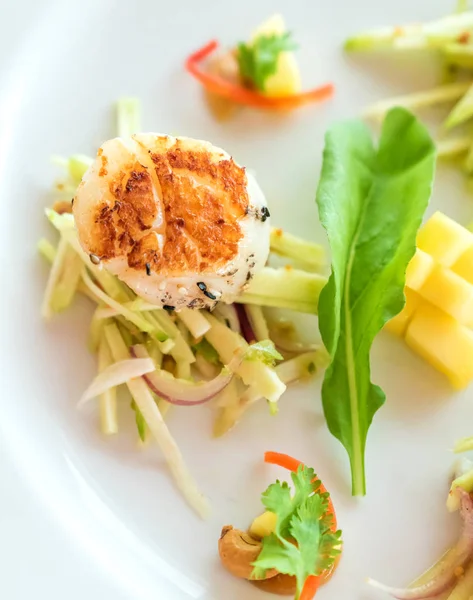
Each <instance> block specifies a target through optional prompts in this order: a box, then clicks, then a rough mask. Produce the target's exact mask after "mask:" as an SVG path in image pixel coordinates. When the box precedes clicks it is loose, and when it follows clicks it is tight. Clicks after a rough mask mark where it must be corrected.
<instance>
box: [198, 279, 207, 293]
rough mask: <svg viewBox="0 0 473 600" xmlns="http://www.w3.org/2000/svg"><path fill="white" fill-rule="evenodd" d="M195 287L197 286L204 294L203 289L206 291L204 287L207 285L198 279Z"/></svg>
mask: <svg viewBox="0 0 473 600" xmlns="http://www.w3.org/2000/svg"><path fill="white" fill-rule="evenodd" d="M197 287H198V288H199V290H200V291H201V292H204V294H205V291H206V289H207V286H206V285H205V283H204V282H203V281H198V282H197Z"/></svg>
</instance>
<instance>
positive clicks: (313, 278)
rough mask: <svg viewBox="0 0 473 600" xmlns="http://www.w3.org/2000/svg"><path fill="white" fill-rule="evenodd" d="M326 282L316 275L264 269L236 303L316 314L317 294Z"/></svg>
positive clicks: (296, 270) (295, 271)
mask: <svg viewBox="0 0 473 600" xmlns="http://www.w3.org/2000/svg"><path fill="white" fill-rule="evenodd" d="M326 282H327V279H326V278H325V277H323V276H322V275H319V274H317V273H308V272H306V271H301V270H299V269H292V268H290V269H287V268H280V269H273V268H271V267H264V268H263V269H262V270H261V271H260V272H259V273H257V274H256V275H255V277H254V278H253V280H252V281H251V283H250V285H249V286H248V289H247V290H246V291H245V292H244V293H243V294H242V295H241V296H239V297H238V298H236V302H240V303H244V304H257V305H260V306H272V307H275V308H288V309H292V310H295V311H299V312H306V313H312V314H316V313H317V303H318V301H319V294H320V291H321V290H322V288H323V286H324V285H325V283H326Z"/></svg>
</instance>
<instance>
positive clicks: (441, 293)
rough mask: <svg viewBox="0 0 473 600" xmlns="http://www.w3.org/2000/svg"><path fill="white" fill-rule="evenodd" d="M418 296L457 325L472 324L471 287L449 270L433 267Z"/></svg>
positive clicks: (472, 290)
mask: <svg viewBox="0 0 473 600" xmlns="http://www.w3.org/2000/svg"><path fill="white" fill-rule="evenodd" d="M419 294H420V295H421V296H422V298H424V299H425V300H428V301H429V302H430V303H431V304H433V305H434V306H436V307H437V308H440V309H441V310H443V311H444V312H446V313H447V314H449V315H450V316H452V317H453V318H454V319H456V320H457V321H458V322H459V323H461V324H469V323H472V322H473V285H472V284H471V283H468V281H465V280H464V279H463V278H462V277H460V275H457V274H456V273H454V272H453V271H451V270H450V269H446V268H445V267H441V266H440V265H438V266H437V267H435V269H434V270H433V271H432V273H431V274H430V276H429V277H428V278H427V279H426V281H425V283H424V285H423V286H422V288H421V289H420V290H419Z"/></svg>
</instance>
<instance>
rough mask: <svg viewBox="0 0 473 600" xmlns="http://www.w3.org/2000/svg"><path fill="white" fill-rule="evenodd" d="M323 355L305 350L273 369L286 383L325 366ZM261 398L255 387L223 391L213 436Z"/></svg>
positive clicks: (231, 425) (217, 435)
mask: <svg viewBox="0 0 473 600" xmlns="http://www.w3.org/2000/svg"><path fill="white" fill-rule="evenodd" d="M324 357H325V355H324V352H323V351H317V352H306V353H305V354H300V355H299V356H295V357H294V358H291V359H289V360H285V361H284V362H282V363H279V364H278V365H276V367H275V368H274V370H275V371H276V375H277V376H278V377H279V379H280V380H281V381H282V382H283V383H284V384H286V385H288V384H290V383H293V382H294V381H297V380H299V379H302V378H304V377H310V376H311V375H313V374H314V373H316V372H317V370H318V368H319V367H325V366H326V361H325V358H324ZM228 387H230V386H228ZM232 394H233V395H232ZM263 399H264V396H262V395H261V393H260V392H259V391H258V389H257V388H255V387H249V388H248V389H247V390H246V391H245V392H244V393H243V394H239V393H238V392H237V390H236V389H234V390H228V392H225V395H224V396H223V397H222V398H221V399H220V401H219V403H218V406H219V407H220V408H221V411H220V414H219V416H218V418H217V420H216V421H215V424H214V436H215V437H220V436H222V435H224V434H225V433H227V432H228V431H229V430H230V429H231V428H232V427H233V426H234V425H235V424H236V422H237V421H239V420H240V419H241V417H242V416H243V414H244V413H245V412H246V411H247V410H248V408H250V407H251V406H252V405H253V404H254V403H255V402H259V401H261V400H263ZM232 400H233V401H232Z"/></svg>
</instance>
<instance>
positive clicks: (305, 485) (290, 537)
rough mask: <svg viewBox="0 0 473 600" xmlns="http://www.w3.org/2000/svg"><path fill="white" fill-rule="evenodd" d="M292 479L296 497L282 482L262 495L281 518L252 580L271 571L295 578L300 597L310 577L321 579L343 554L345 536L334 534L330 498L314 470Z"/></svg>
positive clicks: (265, 544)
mask: <svg viewBox="0 0 473 600" xmlns="http://www.w3.org/2000/svg"><path fill="white" fill-rule="evenodd" d="M291 476H292V481H293V483H294V490H295V491H294V494H293V495H291V491H290V488H289V486H288V484H287V483H281V482H280V481H276V483H273V484H272V485H270V486H269V487H268V489H267V490H266V491H265V492H264V493H263V495H262V502H263V504H264V506H265V507H266V508H267V510H269V511H271V512H274V513H275V514H276V515H277V517H278V518H277V522H276V528H275V531H274V533H272V534H271V535H269V536H267V537H265V538H263V542H262V544H263V547H262V550H261V552H260V554H259V556H258V558H257V560H256V561H255V562H254V563H253V566H254V570H253V573H252V577H253V578H255V579H261V578H264V574H265V572H266V570H268V569H277V570H278V571H279V572H280V573H285V574H286V575H295V576H296V578H297V589H298V592H297V596H296V597H298V596H299V594H300V593H301V591H302V588H303V586H304V583H305V581H306V579H307V578H308V577H309V576H310V575H320V574H321V573H322V571H324V570H325V569H328V568H329V567H330V566H331V565H332V564H333V561H334V560H335V557H336V556H337V555H338V554H339V553H340V546H341V532H340V531H337V532H335V533H333V532H332V531H331V529H330V528H331V526H332V516H331V515H327V509H328V497H329V496H328V494H321V493H320V491H319V487H320V481H318V480H317V478H316V476H315V473H314V471H313V469H309V468H307V467H302V466H301V467H299V469H298V471H297V473H292V475H291ZM294 542H295V543H294Z"/></svg>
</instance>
